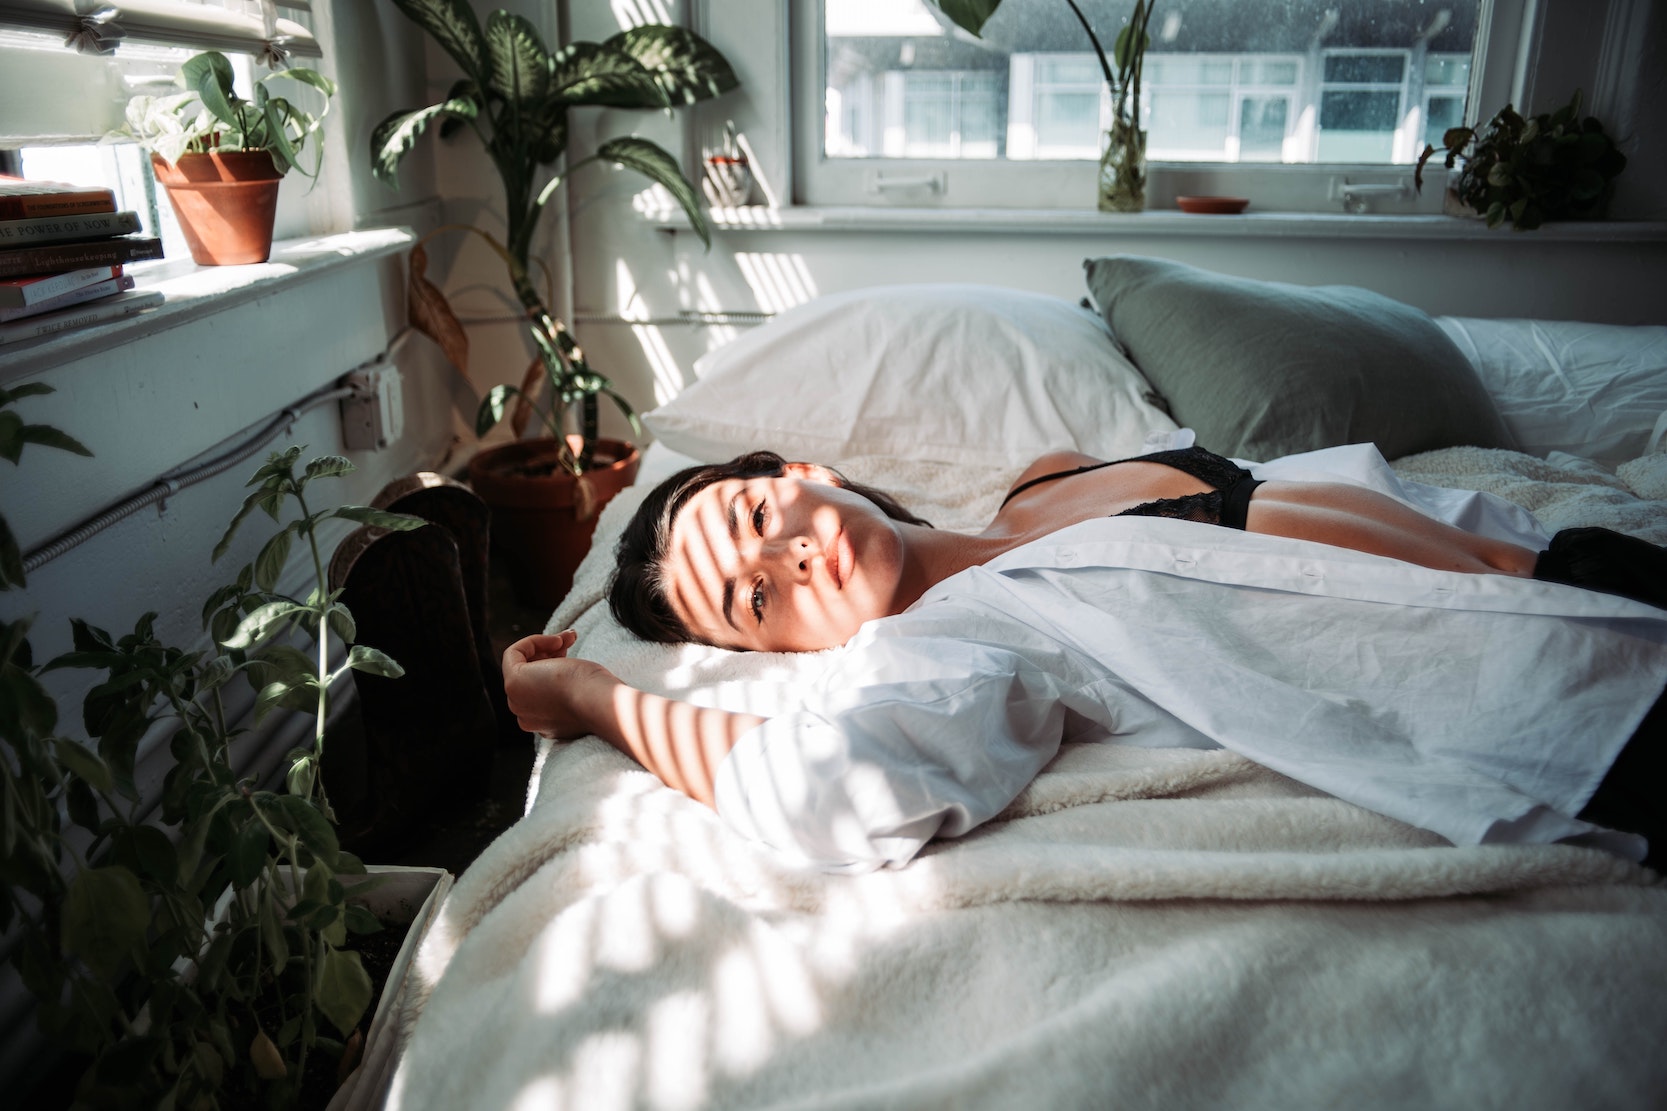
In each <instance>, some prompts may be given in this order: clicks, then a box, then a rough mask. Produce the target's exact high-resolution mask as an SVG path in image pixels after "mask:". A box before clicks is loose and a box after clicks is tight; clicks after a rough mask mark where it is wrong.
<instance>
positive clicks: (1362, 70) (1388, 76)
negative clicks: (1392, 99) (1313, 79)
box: [1325, 54, 1407, 85]
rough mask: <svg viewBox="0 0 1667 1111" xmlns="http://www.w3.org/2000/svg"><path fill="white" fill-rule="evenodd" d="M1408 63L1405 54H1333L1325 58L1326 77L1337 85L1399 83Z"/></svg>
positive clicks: (1328, 81) (1329, 82)
mask: <svg viewBox="0 0 1667 1111" xmlns="http://www.w3.org/2000/svg"><path fill="white" fill-rule="evenodd" d="M1406 64H1407V59H1406V55H1404V54H1333V55H1332V56H1331V57H1329V58H1327V59H1326V60H1325V79H1326V83H1327V84H1337V85H1381V84H1391V85H1399V84H1400V83H1401V74H1402V72H1403V71H1405V69H1406Z"/></svg>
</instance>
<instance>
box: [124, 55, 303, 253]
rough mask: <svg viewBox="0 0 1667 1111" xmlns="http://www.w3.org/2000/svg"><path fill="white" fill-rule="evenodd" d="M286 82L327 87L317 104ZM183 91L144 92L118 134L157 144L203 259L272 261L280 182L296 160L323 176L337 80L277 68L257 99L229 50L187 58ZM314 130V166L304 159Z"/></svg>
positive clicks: (154, 158)
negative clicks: (241, 82)
mask: <svg viewBox="0 0 1667 1111" xmlns="http://www.w3.org/2000/svg"><path fill="white" fill-rule="evenodd" d="M285 82H293V83H295V84H296V85H298V86H306V87H310V88H311V89H313V90H314V91H315V92H317V93H319V94H321V95H322V97H323V104H322V106H321V107H320V108H319V109H318V111H317V113H316V114H315V113H314V112H312V111H310V110H308V109H306V108H304V107H302V106H301V105H300V104H298V103H296V101H294V100H292V99H291V98H290V97H288V96H284V95H281V90H282V89H283V87H284V83H285ZM176 84H178V85H179V86H180V88H181V90H182V91H180V92H177V93H169V94H166V95H164V96H148V95H142V96H136V97H133V98H132V99H131V100H129V101H128V103H127V110H126V124H125V126H123V127H122V128H121V129H119V130H117V131H114V132H112V133H111V134H110V136H109V137H108V138H110V139H112V140H123V139H130V140H134V141H136V142H138V143H139V145H140V146H141V147H143V148H144V149H145V150H147V151H149V152H150V156H151V168H152V170H153V171H154V172H155V174H156V179H157V180H158V181H160V182H161V183H162V184H163V186H164V187H165V188H166V189H167V190H168V200H169V202H170V203H171V204H172V205H173V207H174V213H175V215H177V216H178V217H179V222H180V229H181V230H182V231H183V232H184V233H185V238H186V242H187V243H188V244H189V245H190V248H191V257H192V259H193V260H195V261H196V262H197V263H198V264H199V265H202V266H220V265H232V264H237V263H248V262H264V261H265V260H266V259H267V258H268V257H269V256H270V254H271V251H272V228H273V223H274V220H275V218H276V216H277V211H278V183H279V181H280V180H282V178H283V176H284V175H285V174H287V173H289V171H290V170H292V169H293V170H297V171H299V172H300V173H301V174H302V175H303V176H306V177H310V178H313V179H314V180H317V177H318V171H319V168H320V166H321V165H322V163H323V146H322V142H321V141H320V140H319V139H317V138H312V137H314V136H316V135H318V134H319V130H320V128H321V127H322V126H323V122H324V117H325V115H326V114H327V113H328V112H329V106H330V97H332V96H334V95H335V92H336V85H335V82H333V81H331V80H330V79H329V78H328V77H325V76H324V75H323V74H321V73H319V72H317V71H316V70H311V69H303V68H301V67H291V68H289V69H283V70H274V71H272V72H271V73H268V74H266V75H265V76H264V77H261V78H260V79H259V80H257V81H256V82H255V83H254V89H253V93H252V95H253V99H252V100H245V99H243V98H242V97H240V96H239V95H238V94H237V91H236V88H235V87H234V85H235V71H234V70H233V68H232V63H231V61H230V59H228V58H227V57H226V56H225V55H224V54H221V53H219V52H217V51H213V50H210V51H206V52H204V53H202V54H198V55H195V56H194V57H192V58H189V59H187V60H186V62H185V63H184V64H183V65H181V66H180V69H179V75H178V77H177V78H176ZM309 138H312V143H313V146H314V147H315V148H317V149H316V150H315V151H314V152H313V158H312V166H311V168H310V169H309V168H308V166H307V165H306V164H305V163H304V161H303V157H304V152H305V150H306V148H307V145H308V140H309Z"/></svg>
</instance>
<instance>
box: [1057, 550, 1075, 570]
mask: <svg viewBox="0 0 1667 1111" xmlns="http://www.w3.org/2000/svg"><path fill="white" fill-rule="evenodd" d="M1054 562H1056V563H1057V564H1059V566H1061V567H1075V566H1076V565H1077V552H1076V549H1075V548H1061V549H1060V550H1059V553H1058V555H1056V556H1055V557H1054Z"/></svg>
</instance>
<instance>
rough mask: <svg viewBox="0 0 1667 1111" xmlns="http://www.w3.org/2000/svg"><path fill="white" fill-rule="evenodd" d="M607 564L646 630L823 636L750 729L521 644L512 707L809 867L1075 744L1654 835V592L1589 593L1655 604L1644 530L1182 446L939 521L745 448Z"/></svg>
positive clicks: (926, 833)
mask: <svg viewBox="0 0 1667 1111" xmlns="http://www.w3.org/2000/svg"><path fill="white" fill-rule="evenodd" d="M1136 517H1137V518H1141V520H1140V521H1138V522H1136V521H1131V520H1129V519H1130V518H1136ZM1154 518H1155V519H1154ZM1165 518H1173V519H1165ZM1203 526H1220V527H1203ZM1315 542H1317V543H1315ZM1386 556H1387V557H1389V558H1387V559H1385V558H1382V557H1386ZM619 561H620V563H619V569H618V572H617V575H616V578H615V582H614V585H613V589H612V594H611V597H610V602H611V605H612V608H613V611H614V613H615V616H616V617H617V618H618V619H619V620H620V621H621V622H622V623H623V624H625V625H626V626H627V627H628V628H630V629H632V630H633V631H635V632H636V633H637V634H638V635H640V636H643V637H645V638H647V639H650V640H658V641H665V642H679V641H701V642H704V643H708V644H714V645H719V646H722V647H729V648H737V649H756V650H764V651H815V650H818V649H824V648H830V647H834V646H837V645H841V644H846V643H847V642H849V648H848V649H847V650H846V651H845V652H843V653H841V654H839V655H838V656H837V657H835V658H833V659H831V660H830V667H829V669H828V671H827V673H826V674H825V675H824V676H823V678H822V679H821V681H820V682H819V683H818V684H817V685H816V689H815V690H813V691H811V692H809V694H807V696H806V698H805V701H804V705H803V706H802V707H801V708H799V709H797V710H795V711H794V712H792V713H788V714H784V715H781V716H778V717H775V718H772V719H769V720H766V719H764V718H761V717H758V716H755V715H751V714H743V713H732V712H729V711H725V710H719V709H713V708H704V707H697V706H694V705H692V704H688V703H684V702H679V701H676V700H672V699H666V698H662V697H659V696H657V695H652V694H648V693H645V692H642V691H639V690H636V689H634V688H632V687H629V686H627V685H626V684H624V683H622V682H620V681H619V680H618V679H617V678H615V677H614V676H613V675H611V674H610V673H609V672H607V671H606V670H605V669H604V668H602V667H601V666H599V665H597V664H594V663H591V662H589V661H585V660H579V659H573V658H568V657H567V652H568V650H569V649H570V648H571V647H572V646H573V643H574V639H575V637H574V634H573V633H571V632H566V633H562V634H560V635H558V636H535V637H529V638H526V639H525V640H522V641H520V642H518V643H517V644H515V645H513V646H511V648H510V649H509V651H508V652H507V653H506V654H505V659H504V677H505V685H506V688H507V690H508V694H509V700H510V706H511V707H512V709H513V710H514V711H515V713H516V714H517V715H518V717H519V718H520V720H521V723H522V725H523V726H524V727H526V728H528V729H531V730H533V731H535V732H542V733H548V734H551V735H553V736H556V737H576V736H581V735H584V734H590V733H594V734H597V735H599V736H601V737H603V738H604V739H606V740H608V741H609V742H610V743H612V744H614V745H615V746H617V747H618V748H620V749H621V750H623V751H624V752H626V753H628V754H629V755H631V756H632V757H634V758H635V759H637V760H638V761H639V762H641V763H642V764H643V765H644V766H645V767H646V768H648V769H649V770H650V771H652V772H654V773H655V774H656V775H658V776H659V777H660V778H661V779H662V780H663V781H665V782H666V783H667V784H668V785H670V786H672V787H674V788H676V789H678V790H681V791H683V792H685V793H687V794H689V795H690V796H692V797H694V798H696V799H699V800H700V801H702V802H705V803H707V804H708V805H712V806H715V808H716V809H717V811H718V812H719V814H720V815H721V816H722V817H723V818H724V819H725V820H726V821H727V822H728V823H729V824H730V825H731V826H733V827H734V828H736V829H737V830H739V831H740V832H742V833H743V834H746V835H748V836H751V837H755V838H758V839H760V840H763V841H765V842H767V843H769V844H771V845H773V846H775V847H776V848H778V849H779V850H781V851H783V852H786V853H788V854H790V855H792V856H795V857H797V858H799V859H801V860H803V861H805V862H807V863H812V864H815V865H818V866H820V867H823V868H829V869H836V870H844V869H850V870H860V869H866V868H871V867H874V866H876V865H877V864H883V863H889V864H893V865H896V864H901V863H904V862H906V861H907V860H909V859H910V858H911V857H912V856H913V855H914V854H915V853H916V852H917V851H918V850H919V849H920V847H921V846H922V845H924V844H925V843H926V842H927V841H928V840H929V839H931V838H932V837H934V836H955V835H958V834H962V833H965V832H966V831H967V830H969V829H972V828H973V827H975V826H977V825H978V824H980V823H982V822H984V821H987V820H988V819H990V818H991V817H993V816H995V815H996V814H997V813H999V812H1000V811H1001V810H1002V808H1003V807H1005V806H1006V805H1007V804H1008V803H1009V802H1010V801H1011V800H1012V799H1013V798H1014V797H1015V796H1016V795H1017V794H1018V793H1019V791H1021V790H1022V789H1023V788H1024V787H1025V785H1026V784H1028V783H1029V781H1030V780H1031V779H1032V778H1033V777H1034V776H1035V775H1036V773H1037V772H1039V771H1040V770H1041V769H1042V767H1043V766H1044V765H1045V764H1046V763H1047V762H1048V761H1049V760H1050V759H1051V758H1052V757H1053V755H1054V754H1055V752H1056V751H1057V750H1058V747H1059V745H1060V743H1061V742H1062V741H1085V740H1115V741H1117V742H1118V743H1124V744H1136V745H1145V746H1165V747H1170V746H1183V747H1199V748H1203V747H1216V746H1226V747H1228V748H1231V749H1233V750H1235V751H1237V752H1239V753H1241V754H1243V755H1245V756H1247V757H1249V758H1251V759H1253V760H1256V761H1258V762H1260V763H1262V764H1264V765H1266V766H1268V767H1270V768H1272V769H1274V770H1275V771H1278V772H1281V773H1283V774H1285V775H1289V776H1291V777H1293V778H1296V779H1299V780H1302V781H1304V782H1307V783H1309V784H1311V785H1313V786H1316V787H1319V788H1321V789H1322V790H1325V791H1328V792H1330V793H1332V794H1334V795H1337V796H1339V797H1341V798H1345V799H1348V800H1350V801H1352V802H1356V803H1358V804H1360V805H1363V806H1366V807H1368V808H1371V809H1374V810H1377V811H1379V812H1381V813H1385V814H1388V815H1390V816H1392V817H1395V818H1399V819H1401V820H1403V821H1407V822H1410V823H1412V824H1414V825H1418V826H1421V827H1423V828H1427V829H1431V830H1434V831H1435V832H1437V833H1440V834H1442V835H1443V836H1445V837H1447V838H1449V839H1450V840H1452V841H1454V842H1455V843H1459V844H1466V843H1471V844H1474V843H1479V842H1483V841H1527V842H1545V841H1555V840H1583V841H1586V842H1588V843H1593V844H1599V845H1602V846H1603V847H1606V848H1609V849H1611V850H1612V851H1616V852H1619V853H1622V854H1624V855H1627V856H1630V857H1632V858H1634V859H1639V858H1642V857H1643V855H1644V849H1645V846H1644V843H1643V841H1641V840H1640V838H1639V837H1637V836H1627V834H1641V835H1643V836H1644V837H1647V838H1648V839H1649V841H1650V846H1649V847H1650V849H1651V850H1652V852H1651V856H1650V858H1649V862H1650V863H1651V864H1652V865H1655V864H1659V863H1661V858H1660V857H1658V856H1657V853H1658V852H1660V850H1662V849H1667V829H1664V828H1663V825H1662V818H1661V811H1660V807H1659V805H1658V800H1659V798H1660V795H1661V792H1662V790H1663V788H1667V783H1664V782H1663V776H1662V771H1661V764H1660V761H1661V759H1662V754H1663V752H1664V750H1667V737H1664V734H1667V697H1661V700H1660V701H1658V696H1662V692H1663V684H1664V682H1667V611H1664V610H1662V609H1657V608H1653V607H1652V606H1651V605H1647V604H1640V603H1639V602H1637V601H1629V600H1626V599H1624V598H1620V597H1616V596H1615V595H1616V594H1629V595H1632V596H1634V597H1647V598H1648V599H1649V601H1651V602H1653V603H1654V604H1655V605H1656V606H1660V605H1667V596H1664V595H1663V593H1662V592H1663V591H1664V590H1667V550H1663V549H1659V548H1656V547H1654V546H1653V545H1649V544H1646V543H1644V542H1642V541H1638V540H1634V539H1631V538H1626V537H1620V536H1618V535H1616V534H1613V533H1605V532H1602V531H1601V530H1574V531H1572V532H1567V533H1561V534H1559V535H1558V536H1557V537H1556V538H1555V539H1554V540H1553V542H1552V545H1551V547H1550V549H1549V550H1548V551H1546V552H1544V553H1536V552H1535V551H1533V550H1531V549H1529V548H1527V547H1523V546H1521V545H1519V544H1514V543H1510V542H1507V541H1505V540H1502V539H1495V538H1490V537H1487V536H1483V535H1478V534H1476V533H1473V532H1467V531H1464V530H1461V529H1458V528H1455V527H1453V526H1451V525H1449V524H1446V523H1443V522H1441V521H1438V520H1435V519H1433V518H1431V517H1427V516H1425V515H1423V514H1421V513H1419V512H1417V511H1415V510H1413V509H1411V508H1409V507H1407V506H1406V505H1404V504H1402V503H1401V502H1399V501H1397V500H1395V499H1394V498H1391V497H1389V496H1388V495H1387V494H1383V493H1378V492H1375V491H1373V490H1370V489H1366V488H1364V487H1361V486H1357V485H1352V484H1344V483H1319V482H1282V481H1267V482H1258V481H1257V480H1256V479H1254V478H1252V477H1251V476H1250V474H1249V472H1247V471H1244V470H1242V469H1241V468H1239V467H1238V466H1236V465H1235V464H1233V463H1231V462H1230V461H1228V460H1225V459H1222V458H1220V457H1218V456H1214V455H1211V454H1210V453H1208V452H1204V451H1201V450H1199V449H1184V450H1181V451H1174V452H1164V453H1159V454H1156V455H1149V456H1142V457H1140V458H1138V459H1135V460H1126V461H1120V462H1117V463H1112V464H1108V463H1103V462H1100V461H1098V460H1093V459H1091V458H1089V457H1087V456H1080V455H1075V454H1060V455H1050V456H1046V457H1044V458H1042V459H1040V460H1038V461H1037V462H1036V463H1035V464H1034V465H1033V466H1032V467H1030V468H1029V469H1028V470H1027V471H1026V472H1025V474H1024V475H1022V476H1021V477H1020V479H1019V481H1018V482H1017V483H1016V484H1015V486H1014V487H1013V489H1012V491H1011V492H1010V493H1009V495H1008V497H1007V500H1006V501H1005V502H1004V503H1003V504H1002V506H1001V508H1000V510H999V511H998V512H997V514H996V516H995V519H994V520H993V521H991V523H990V524H989V526H988V527H987V528H985V529H984V530H983V531H982V532H980V533H977V534H973V535H968V534H960V533H950V532H939V531H935V530H933V529H932V528H931V527H930V526H929V525H927V524H926V523H925V522H924V521H921V520H919V519H918V518H915V517H913V516H912V515H910V514H909V513H908V512H907V511H905V510H903V509H902V508H901V507H900V506H898V505H897V504H896V503H895V502H894V501H892V500H891V499H890V498H888V497H886V496H885V495H883V494H880V493H878V492H876V491H872V490H868V489H865V488H862V487H859V486H856V485H854V484H852V483H850V482H847V481H846V480H844V479H843V478H842V477H840V476H839V475H837V474H836V473H834V472H832V471H829V470H827V469H826V468H823V467H819V466H815V465H811V464H804V463H789V462H786V461H784V460H783V459H781V458H780V457H779V456H776V455H773V454H770V453H755V454H752V455H748V456H743V457H741V458H740V459H737V460H735V461H733V462H731V463H729V464H724V465H719V466H710V467H697V468H691V469H690V470H687V471H684V472H681V473H680V474H678V475H675V476H673V477H672V478H671V479H669V480H667V482H665V483H664V484H662V485H661V486H660V487H658V488H657V489H656V490H655V491H653V492H652V493H651V494H650V495H649V496H648V497H647V498H646V499H645V500H644V502H643V504H642V506H641V508H640V509H639V511H638V513H637V515H636V517H635V519H634V520H633V521H632V522H631V524H630V525H629V526H628V528H627V529H626V531H625V533H624V535H623V536H622V538H621V540H620V545H619ZM1454 572H1462V573H1458V574H1455V573H1454ZM1536 580H1549V582H1550V583H1574V584H1579V585H1584V586H1588V587H1591V588H1592V589H1589V590H1574V589H1568V588H1567V587H1566V586H1559V585H1549V584H1548V582H1547V581H1536ZM1597 591H1604V593H1599V592H1597ZM1652 591H1653V592H1654V593H1653V594H1651V592H1652ZM877 618H884V619H885V620H875V619H877ZM865 623H866V624H865ZM859 630H860V631H859ZM1652 706H1653V709H1652ZM1646 734H1647V735H1648V736H1646ZM1635 736H1636V739H1637V743H1633V744H1631V745H1629V744H1628V741H1629V738H1634V737H1635ZM1623 750H1625V755H1624V756H1622V755H1621V754H1622V752H1623ZM1606 773H1608V774H1607V775H1606ZM1614 830H1621V831H1624V833H1621V834H1617V833H1615V832H1612V831H1614ZM1658 831H1661V832H1663V834H1664V836H1663V838H1660V839H1658V838H1656V837H1654V836H1652V835H1653V834H1656V833H1657V832H1658Z"/></svg>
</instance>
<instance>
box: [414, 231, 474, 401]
mask: <svg viewBox="0 0 1667 1111" xmlns="http://www.w3.org/2000/svg"><path fill="white" fill-rule="evenodd" d="M427 269H428V252H427V251H425V250H423V248H422V245H421V244H418V245H417V246H415V247H412V248H411V294H410V298H409V301H408V302H407V308H406V313H407V319H408V320H409V321H410V323H411V327H413V328H415V329H416V330H417V331H419V332H421V333H422V334H423V335H425V336H427V337H428V338H429V339H431V340H433V341H434V342H435V343H437V344H439V345H440V350H441V351H442V352H444V353H445V356H446V358H447V359H449V360H451V365H452V366H454V367H456V368H457V372H458V373H459V374H461V375H463V378H464V380H465V381H467V382H469V383H470V384H471V385H472V384H473V379H471V378H470V377H469V336H468V333H467V332H465V331H464V330H463V324H462V322H461V321H459V320H458V319H457V314H456V313H454V312H452V308H451V304H450V302H448V301H447V300H446V295H445V294H444V293H441V292H440V288H439V287H438V286H436V285H435V284H434V283H433V282H431V281H429V280H428V279H427V278H426V277H424V276H423V274H424V271H426V270H427Z"/></svg>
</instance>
